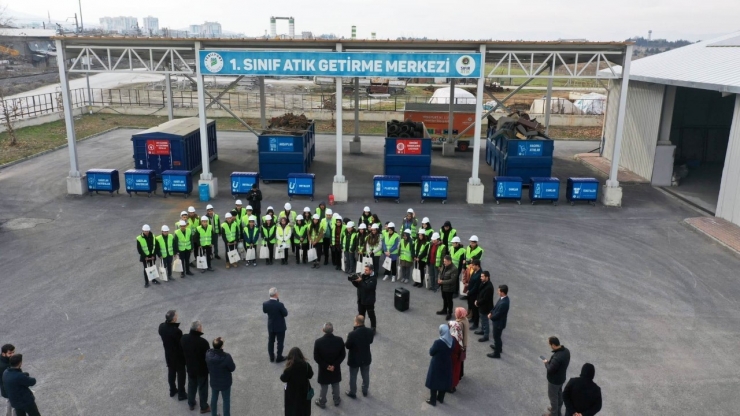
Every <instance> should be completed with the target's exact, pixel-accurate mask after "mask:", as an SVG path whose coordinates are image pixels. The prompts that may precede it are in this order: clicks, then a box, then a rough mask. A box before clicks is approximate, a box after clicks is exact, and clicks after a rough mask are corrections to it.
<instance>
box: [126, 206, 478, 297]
mask: <svg viewBox="0 0 740 416" xmlns="http://www.w3.org/2000/svg"><path fill="white" fill-rule="evenodd" d="M219 236H220V237H221V239H222V241H223V245H224V249H225V250H224V253H225V256H226V268H227V269H228V268H232V267H238V266H239V262H240V261H244V262H245V264H246V265H247V266H250V265H251V266H253V267H254V266H257V260H258V259H262V260H264V261H265V264H267V265H270V264H273V262H274V260H276V257H277V258H279V260H281V264H288V258H289V254H290V252H292V253H293V254H294V256H295V262H296V264H299V263H304V264H306V263H309V262H310V263H311V264H312V266H311V267H312V268H319V267H320V266H321V263H322V258H323V264H324V265H328V262H329V261H330V260H331V262H332V265H333V266H334V267H335V269H336V270H343V271H344V272H346V273H354V272H355V270H356V267H357V262H361V261H363V259H365V260H366V261H372V263H373V270H375V271H376V273H377V272H378V271H380V270H381V268H382V269H384V277H383V280H388V279H390V280H391V281H392V282H395V281H396V280H398V281H400V282H401V283H409V282H410V281H411V280H412V271H413V270H414V268H418V269H419V270H420V275H421V276H422V278H423V276H425V274H426V272H427V271H428V273H429V282H430V285H429V286H430V287H429V289H430V290H434V291H435V292H436V291H437V289H438V285H437V283H436V282H437V279H436V275H437V272H438V270H439V269H440V268H441V267H442V266H443V259H444V257H445V255H448V254H449V255H450V257H451V258H452V261H453V264H454V265H455V266H456V267H457V269H458V270H460V271H462V270H463V269H464V267H465V266H466V265H469V263H470V262H471V261H472V260H473V259H478V260H480V259H481V257H482V256H483V248H481V247H480V246H479V245H478V237H477V236H475V235H473V236H471V237H470V239H469V245H468V246H467V247H466V246H464V245H463V244H462V241H461V239H460V237H458V236H457V230H455V229H454V228H453V227H452V224H451V223H450V222H449V221H447V222H445V223H444V225H443V226H442V227H441V228H440V229H439V230H435V229H434V228H433V227H432V225H431V223H430V221H429V218H427V217H424V218H423V219H422V220H421V223H419V221H418V219H417V217H416V213H415V212H414V210H413V209H411V208H409V209H408V210H407V213H406V216H404V218H403V219H402V220H401V222H400V227H396V224H395V223H394V222H386V223H385V224H382V223H381V221H380V218H379V217H378V215H377V214H374V213H372V212H371V210H370V207H365V208H364V209H363V212H362V214H361V215H360V217H359V219H358V220H357V223H355V222H354V221H351V220H350V219H349V218H343V217H342V216H341V215H339V214H338V213H336V212H333V211H332V209H331V208H327V207H326V204H324V203H323V202H322V203H320V204H319V206H318V207H317V208H315V209H314V210H312V209H311V208H309V207H305V208H304V209H303V211H302V212H300V213H299V212H296V211H295V210H293V209H292V206H291V204H290V203H286V204H285V205H284V206H283V209H282V210H280V211H279V212H278V213H277V214H276V213H275V210H274V209H273V207H271V206H269V207H267V210H266V212H265V215H264V216H261V217H260V216H259V213H256V212H254V211H253V209H252V207H251V206H250V205H247V206H246V207H245V206H243V205H242V202H241V200H238V201H236V206H235V207H234V208H233V209H232V210H231V211H230V212H227V213H226V214H225V215H224V217H223V221H222V220H221V218H220V217H219V215H218V214H216V213H215V212H214V209H213V206H212V205H207V206H206V212H205V215H202V216H198V213H197V212H196V210H195V207H192V206H191V207H188V209H187V211H182V212H181V213H180V219H179V220H178V221H177V222H176V223H175V231H174V232H172V233H171V232H170V228H169V227H168V226H167V225H163V226H162V228H161V235H159V236H156V237H155V236H154V235H153V234H152V232H151V229H150V227H149V226H148V225H144V227H142V233H141V235H139V236H138V237H137V238H136V240H137V243H136V244H137V250H138V252H139V257H140V261H141V262H142V264H143V266H144V269H145V270H144V280H145V287H149V278H148V276H147V273H146V268H147V267H150V266H152V265H153V264H154V263H155V260H156V259H157V258H159V259H161V261H162V264H163V266H164V268H165V269H166V270H167V277H168V278H170V277H172V269H173V260H174V259H179V260H180V261H181V265H182V268H181V269H180V277H181V278H184V277H185V276H186V275H193V273H192V272H191V267H195V261H194V259H195V258H196V257H205V259H206V264H205V266H206V267H205V268H202V269H201V273H205V272H206V271H213V267H212V264H211V260H212V259H221V257H220V256H219V245H220V244H219V242H218V238H219ZM234 251H236V252H239V253H240V256H239V259H235V258H233V257H232V258H231V259H230V258H229V256H228V253H229V252H234ZM191 256H192V257H193V260H191ZM382 265H384V266H385V267H382ZM427 269H428V270H427ZM152 283H154V284H158V283H159V282H158V281H156V279H155V280H153V281H152ZM414 286H416V287H422V286H424V284H423V283H420V282H414Z"/></svg>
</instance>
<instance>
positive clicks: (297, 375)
mask: <svg viewBox="0 0 740 416" xmlns="http://www.w3.org/2000/svg"><path fill="white" fill-rule="evenodd" d="M312 377H313V369H312V368H311V365H310V364H309V363H307V362H306V359H305V358H304V357H303V352H301V350H300V349H299V348H298V347H293V348H291V349H290V352H288V359H287V360H286V361H285V370H283V374H281V375H280V381H282V382H283V383H285V416H310V415H311V399H310V398H309V397H308V391H309V389H310V388H311V382H310V381H309V380H310V379H311V378H312Z"/></svg>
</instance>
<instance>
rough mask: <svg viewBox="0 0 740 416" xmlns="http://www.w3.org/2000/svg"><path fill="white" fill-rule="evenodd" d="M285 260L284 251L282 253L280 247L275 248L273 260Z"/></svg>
mask: <svg viewBox="0 0 740 416" xmlns="http://www.w3.org/2000/svg"><path fill="white" fill-rule="evenodd" d="M284 258H285V251H283V247H282V245H277V246H275V260H282V259H284Z"/></svg>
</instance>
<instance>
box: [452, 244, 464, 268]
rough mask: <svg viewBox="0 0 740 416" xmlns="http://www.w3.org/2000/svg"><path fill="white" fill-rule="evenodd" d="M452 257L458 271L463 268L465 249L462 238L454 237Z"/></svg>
mask: <svg viewBox="0 0 740 416" xmlns="http://www.w3.org/2000/svg"><path fill="white" fill-rule="evenodd" d="M450 257H452V265H453V266H455V267H456V268H457V269H458V271H460V268H461V267H462V263H463V261H464V260H465V247H463V245H462V243H461V240H460V237H458V236H455V237H452V245H451V246H450Z"/></svg>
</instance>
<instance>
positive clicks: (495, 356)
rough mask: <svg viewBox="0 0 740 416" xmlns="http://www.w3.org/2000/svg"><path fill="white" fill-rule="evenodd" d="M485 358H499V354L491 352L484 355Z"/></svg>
mask: <svg viewBox="0 0 740 416" xmlns="http://www.w3.org/2000/svg"><path fill="white" fill-rule="evenodd" d="M486 357H488V358H501V354H496V353H495V352H492V353H490V354H486Z"/></svg>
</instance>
